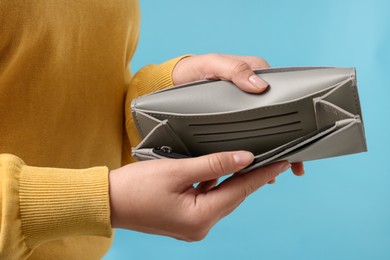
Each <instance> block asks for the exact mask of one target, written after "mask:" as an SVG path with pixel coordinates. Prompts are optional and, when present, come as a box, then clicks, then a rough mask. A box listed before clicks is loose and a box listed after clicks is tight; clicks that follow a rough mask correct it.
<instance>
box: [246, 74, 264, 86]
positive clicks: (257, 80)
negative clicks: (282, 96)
mask: <svg viewBox="0 0 390 260" xmlns="http://www.w3.org/2000/svg"><path fill="white" fill-rule="evenodd" d="M249 82H250V83H251V84H252V86H254V87H255V88H257V89H265V88H267V87H268V83H267V82H266V81H264V80H263V79H262V78H260V77H259V76H257V75H252V76H250V77H249Z"/></svg>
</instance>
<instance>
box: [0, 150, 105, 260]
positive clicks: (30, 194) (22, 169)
mask: <svg viewBox="0 0 390 260" xmlns="http://www.w3.org/2000/svg"><path fill="white" fill-rule="evenodd" d="M0 186H1V188H0V209H1V216H0V217H1V232H0V259H26V258H28V256H29V255H30V254H31V253H32V251H33V250H34V249H35V248H36V247H37V246H39V245H40V244H42V243H45V242H47V241H50V240H55V239H60V238H64V237H67V236H76V235H96V236H105V237H110V236H111V225H110V211H109V198H108V169H107V168H106V167H94V168H90V169H82V170H71V169H58V168H42V167H32V166H27V165H25V163H24V162H23V161H22V160H21V159H20V158H18V157H16V156H14V155H10V154H0Z"/></svg>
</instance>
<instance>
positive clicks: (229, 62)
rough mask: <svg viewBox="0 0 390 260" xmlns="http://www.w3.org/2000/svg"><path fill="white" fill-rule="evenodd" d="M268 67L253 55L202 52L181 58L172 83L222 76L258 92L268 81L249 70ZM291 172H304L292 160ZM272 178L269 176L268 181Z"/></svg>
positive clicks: (299, 174)
mask: <svg viewBox="0 0 390 260" xmlns="http://www.w3.org/2000/svg"><path fill="white" fill-rule="evenodd" d="M264 68H269V64H268V62H267V61H265V60H263V59H262V58H259V57H255V56H235V55H227V54H204V55H195V56H189V57H187V58H184V59H182V60H181V61H180V62H178V64H177V65H176V67H175V69H174V71H173V82H174V84H175V85H180V84H184V83H188V82H191V81H197V80H202V79H226V80H230V81H233V82H234V83H235V84H236V85H237V86H238V87H239V88H240V89H242V90H243V91H246V92H250V93H262V92H264V91H265V90H266V89H267V87H268V83H267V82H265V81H264V80H262V79H261V78H260V77H258V76H257V75H255V74H254V73H253V70H255V69H264ZM292 171H293V172H294V174H295V175H297V176H301V175H303V174H304V166H303V163H301V162H299V163H293V164H292ZM274 182H275V180H271V181H270V184H272V183H274Z"/></svg>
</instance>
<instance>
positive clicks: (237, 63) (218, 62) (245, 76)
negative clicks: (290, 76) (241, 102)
mask: <svg viewBox="0 0 390 260" xmlns="http://www.w3.org/2000/svg"><path fill="white" fill-rule="evenodd" d="M206 64H207V65H206V66H205V75H206V77H209V78H210V77H211V78H219V79H226V80H230V81H233V83H234V84H236V85H237V86H238V87H239V88H240V89H242V90H243V91H246V92H251V93H260V92H263V91H265V90H266V89H267V87H268V83H267V82H265V81H264V80H262V79H261V78H260V77H259V76H257V75H255V73H254V72H253V71H252V69H251V67H250V65H249V64H248V63H246V62H245V61H242V60H238V59H232V58H229V57H226V56H222V55H215V56H212V58H209V60H208V62H207V63H206ZM210 72H211V73H210ZM207 75H208V76H207Z"/></svg>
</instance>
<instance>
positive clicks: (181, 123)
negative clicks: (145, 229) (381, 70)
mask: <svg viewBox="0 0 390 260" xmlns="http://www.w3.org/2000/svg"><path fill="white" fill-rule="evenodd" d="M255 73H256V74H257V75H259V76H260V77H261V78H262V79H264V80H265V81H267V82H268V83H269V88H268V89H267V91H266V92H264V93H262V94H251V93H247V92H244V91H242V90H240V89H239V88H238V87H237V86H235V85H234V84H233V83H232V82H230V81H225V80H207V81H198V82H193V83H189V84H184V85H180V86H175V87H172V88H168V89H164V90H160V91H157V92H154V93H151V94H148V95H145V96H141V97H138V98H136V99H134V100H133V101H132V103H131V110H132V116H133V119H134V121H135V124H136V126H137V129H138V131H139V134H140V135H141V137H142V142H141V143H140V144H139V145H138V146H137V147H135V148H132V154H133V156H135V157H136V158H137V159H138V160H149V159H161V158H177V159H178V158H188V157H195V156H200V155H205V154H209V153H214V152H221V151H235V150H246V151H251V152H252V153H253V154H254V155H255V159H254V161H253V163H252V164H251V165H249V166H248V167H246V168H245V169H243V170H241V171H240V172H241V173H245V172H247V171H250V170H252V169H254V168H257V167H261V166H264V165H267V164H270V163H273V162H276V161H281V160H288V161H289V162H299V161H308V160H316V159H321V158H328V157H335V156H341V155H346V154H353V153H359V152H365V151H367V145H366V138H365V133H364V125H363V119H362V112H361V108H360V102H359V96H358V91H357V84H356V72H355V69H354V68H338V67H289V68H273V69H262V70H256V71H255ZM129 109H130V108H129Z"/></svg>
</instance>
